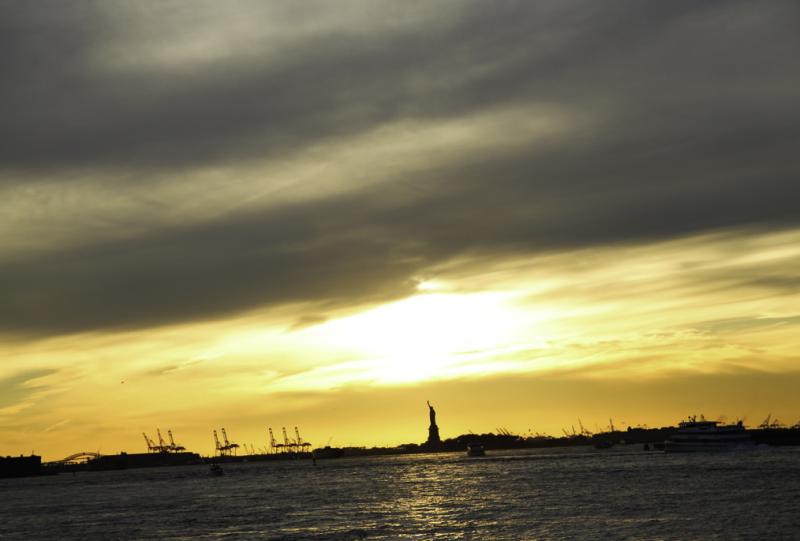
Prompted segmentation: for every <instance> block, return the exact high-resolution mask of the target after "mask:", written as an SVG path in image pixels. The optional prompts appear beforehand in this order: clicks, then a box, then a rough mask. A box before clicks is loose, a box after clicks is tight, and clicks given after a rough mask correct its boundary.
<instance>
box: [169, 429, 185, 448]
mask: <svg viewBox="0 0 800 541" xmlns="http://www.w3.org/2000/svg"><path fill="white" fill-rule="evenodd" d="M167 434H168V435H169V449H170V451H172V452H173V453H178V452H180V451H185V450H186V447H184V446H183V445H176V444H175V439H174V438H173V437H172V429H169V430H167Z"/></svg>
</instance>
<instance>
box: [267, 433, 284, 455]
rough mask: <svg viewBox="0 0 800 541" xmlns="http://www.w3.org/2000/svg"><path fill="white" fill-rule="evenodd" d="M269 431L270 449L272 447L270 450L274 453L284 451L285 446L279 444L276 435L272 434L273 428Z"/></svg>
mask: <svg viewBox="0 0 800 541" xmlns="http://www.w3.org/2000/svg"><path fill="white" fill-rule="evenodd" d="M267 430H269V447H270V450H271V451H272V452H273V453H278V452H280V451H283V444H282V443H278V442H277V441H276V440H275V434H273V433H272V427H269V428H268V429H267Z"/></svg>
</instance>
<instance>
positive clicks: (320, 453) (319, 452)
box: [311, 445, 344, 458]
mask: <svg viewBox="0 0 800 541" xmlns="http://www.w3.org/2000/svg"><path fill="white" fill-rule="evenodd" d="M342 456H344V449H342V448H341V447H331V446H330V445H326V446H325V447H320V448H319V449H314V451H312V453H311V457H312V458H340V457H342Z"/></svg>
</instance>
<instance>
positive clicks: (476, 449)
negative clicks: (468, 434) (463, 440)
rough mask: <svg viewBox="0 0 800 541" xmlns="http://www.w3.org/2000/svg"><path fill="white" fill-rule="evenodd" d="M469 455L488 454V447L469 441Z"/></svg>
mask: <svg viewBox="0 0 800 541" xmlns="http://www.w3.org/2000/svg"><path fill="white" fill-rule="evenodd" d="M467 456H486V449H484V447H483V445H482V444H480V443H468V444H467Z"/></svg>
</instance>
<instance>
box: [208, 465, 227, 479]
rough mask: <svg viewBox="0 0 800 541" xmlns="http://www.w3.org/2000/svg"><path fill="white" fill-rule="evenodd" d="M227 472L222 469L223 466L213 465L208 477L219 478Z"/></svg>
mask: <svg viewBox="0 0 800 541" xmlns="http://www.w3.org/2000/svg"><path fill="white" fill-rule="evenodd" d="M224 474H225V470H223V469H222V466H220V465H219V464H212V465H211V468H209V470H208V475H211V476H214V477H219V476H220V475H224Z"/></svg>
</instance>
